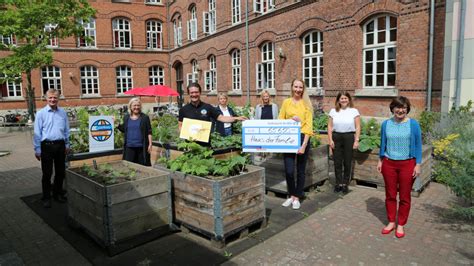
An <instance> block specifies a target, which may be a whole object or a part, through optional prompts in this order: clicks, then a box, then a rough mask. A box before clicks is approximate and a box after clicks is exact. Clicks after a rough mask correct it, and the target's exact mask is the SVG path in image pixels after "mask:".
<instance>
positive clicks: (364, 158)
mask: <svg viewBox="0 0 474 266" xmlns="http://www.w3.org/2000/svg"><path fill="white" fill-rule="evenodd" d="M431 150H432V148H431V146H429V145H424V146H423V148H422V161H421V175H420V176H419V177H418V178H416V179H415V182H414V184H413V190H412V195H414V196H418V195H419V193H421V192H422V191H423V189H424V188H425V187H426V186H427V185H428V184H429V182H430V181H431V160H432V159H431ZM378 160H379V149H374V150H372V151H370V152H359V151H354V161H355V163H354V171H353V179H354V180H355V181H356V182H359V183H368V184H369V185H370V184H372V185H374V186H376V187H385V184H384V181H383V176H382V174H380V173H379V172H378V171H377V163H378Z"/></svg>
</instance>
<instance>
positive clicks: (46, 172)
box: [41, 141, 66, 199]
mask: <svg viewBox="0 0 474 266" xmlns="http://www.w3.org/2000/svg"><path fill="white" fill-rule="evenodd" d="M65 161H66V145H65V143H64V141H54V142H51V141H43V142H41V170H42V172H43V177H42V179H41V184H42V187H43V199H50V198H51V176H52V175H53V165H54V182H53V196H59V195H61V194H62V191H63V182H64V176H65V174H66V162H65Z"/></svg>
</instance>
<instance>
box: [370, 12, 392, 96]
mask: <svg viewBox="0 0 474 266" xmlns="http://www.w3.org/2000/svg"><path fill="white" fill-rule="evenodd" d="M363 30H364V48H363V63H364V67H363V68H364V70H363V72H364V77H363V82H364V88H393V87H395V78H396V74H397V70H396V60H397V18H396V17H393V16H388V15H383V16H379V17H376V18H374V19H372V20H369V21H368V22H367V23H365V24H364V26H363Z"/></svg>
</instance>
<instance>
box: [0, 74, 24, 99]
mask: <svg viewBox="0 0 474 266" xmlns="http://www.w3.org/2000/svg"><path fill="white" fill-rule="evenodd" d="M18 77H20V75H19V76H18ZM5 78H6V76H5V74H3V73H0V97H2V98H17V97H21V96H22V95H21V80H8V81H5V80H4V81H2V79H5ZM2 82H3V83H2Z"/></svg>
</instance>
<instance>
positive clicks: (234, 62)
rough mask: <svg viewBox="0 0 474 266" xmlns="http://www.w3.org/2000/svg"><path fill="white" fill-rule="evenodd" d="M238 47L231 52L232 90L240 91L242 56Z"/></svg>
mask: <svg viewBox="0 0 474 266" xmlns="http://www.w3.org/2000/svg"><path fill="white" fill-rule="evenodd" d="M240 55H241V53H240V50H239V49H234V50H233V51H232V53H231V68H232V91H242V58H241V56H240Z"/></svg>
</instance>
